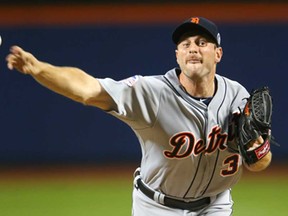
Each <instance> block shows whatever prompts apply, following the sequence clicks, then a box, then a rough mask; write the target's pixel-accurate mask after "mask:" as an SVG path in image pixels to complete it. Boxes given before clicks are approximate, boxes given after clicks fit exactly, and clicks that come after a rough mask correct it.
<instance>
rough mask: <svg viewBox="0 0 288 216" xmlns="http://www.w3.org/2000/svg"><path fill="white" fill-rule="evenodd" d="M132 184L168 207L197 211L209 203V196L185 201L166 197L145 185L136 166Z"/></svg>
mask: <svg viewBox="0 0 288 216" xmlns="http://www.w3.org/2000/svg"><path fill="white" fill-rule="evenodd" d="M134 176H135V179H134V186H135V188H136V189H137V190H138V189H139V190H140V191H141V192H142V193H143V194H145V195H146V196H147V197H149V198H150V199H152V200H154V201H156V202H157V203H159V204H162V205H164V206H167V207H170V208H177V209H183V210H190V211H198V210H200V209H203V208H205V207H207V206H208V205H209V204H210V203H211V199H210V197H205V198H202V199H199V200H196V201H190V202H188V201H187V202H186V201H183V200H178V199H173V198H171V197H167V196H166V195H165V194H163V193H160V192H158V191H155V190H153V189H151V188H149V186H147V185H146V184H145V183H144V182H143V181H142V179H141V178H140V169H139V168H138V169H137V170H136V171H135V173H134Z"/></svg>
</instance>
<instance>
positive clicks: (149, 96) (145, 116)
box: [98, 76, 160, 129]
mask: <svg viewBox="0 0 288 216" xmlns="http://www.w3.org/2000/svg"><path fill="white" fill-rule="evenodd" d="M151 79H152V78H148V77H142V76H133V77H130V78H127V79H124V80H121V81H115V80H113V79H110V78H105V79H98V80H99V82H100V84H101V85H102V87H103V88H104V89H105V90H106V91H107V93H108V94H109V95H110V96H111V97H112V98H113V100H114V101H115V103H116V105H117V109H115V110H111V111H109V113H110V114H112V115H113V116H115V117H117V118H118V119H120V120H122V121H123V122H125V123H127V124H128V125H129V126H130V127H132V128H133V129H144V128H147V127H151V126H152V125H153V123H154V122H155V120H156V117H157V112H158V107H159V98H160V91H159V88H155V87H153V81H152V80H151ZM151 81H152V82H151Z"/></svg>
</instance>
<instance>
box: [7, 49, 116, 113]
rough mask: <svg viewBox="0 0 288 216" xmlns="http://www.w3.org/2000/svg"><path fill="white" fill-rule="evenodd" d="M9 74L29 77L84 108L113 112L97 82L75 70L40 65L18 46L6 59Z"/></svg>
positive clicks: (79, 70)
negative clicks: (27, 75) (89, 107)
mask: <svg viewBox="0 0 288 216" xmlns="http://www.w3.org/2000/svg"><path fill="white" fill-rule="evenodd" d="M6 61H7V66H8V68H9V69H10V70H13V69H16V70H17V71H19V72H21V73H23V74H29V75H31V76H32V77H33V78H34V79H35V80H36V81H38V82H39V83H40V84H41V85H43V86H45V87H47V88H49V89H50V90H52V91H54V92H56V93H58V94H61V95H63V96H66V97H68V98H70V99H72V100H74V101H77V102H80V103H83V104H85V105H91V106H96V107H98V108H100V109H103V110H112V109H113V108H114V107H115V103H114V101H113V99H112V98H111V97H110V95H109V94H108V93H107V92H106V91H105V90H104V89H103V88H102V86H101V85H100V83H99V81H98V80H97V79H96V78H94V77H92V76H90V75H89V74H87V73H85V72H84V71H83V70H81V69H79V68H75V67H59V66H54V65H51V64H48V63H46V62H42V61H39V60H38V59H36V58H35V57H34V56H33V55H32V54H31V53H29V52H26V51H24V50H23V49H22V48H20V47H18V46H13V47H11V49H10V54H9V55H8V56H7V58H6Z"/></svg>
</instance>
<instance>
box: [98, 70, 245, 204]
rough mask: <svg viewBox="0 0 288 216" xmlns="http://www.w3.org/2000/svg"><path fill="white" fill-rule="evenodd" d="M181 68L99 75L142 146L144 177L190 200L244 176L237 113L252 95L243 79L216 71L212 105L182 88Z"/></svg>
mask: <svg viewBox="0 0 288 216" xmlns="http://www.w3.org/2000/svg"><path fill="white" fill-rule="evenodd" d="M179 73H180V71H179V70H178V69H173V70H170V71H168V72H167V73H166V74H165V75H158V76H134V77H131V78H128V79H125V80H122V81H115V80H112V79H110V78H106V79H99V81H100V83H101V85H102V86H103V88H104V89H105V90H106V91H107V92H108V93H109V94H110V95H111V97H112V98H113V99H114V101H115V102H116V104H117V110H113V111H110V112H109V113H110V114H112V115H114V116H115V117H117V118H119V119H120V120H122V121H123V122H125V123H127V124H128V125H129V126H130V127H131V128H132V129H133V131H134V132H135V134H136V136H137V137H138V139H139V142H140V145H141V150H142V161H141V178H142V179H143V181H144V182H145V183H146V184H147V185H149V186H150V187H151V188H153V189H154V190H157V191H161V192H162V193H164V194H166V195H168V196H171V197H176V198H178V199H184V200H194V199H197V198H200V197H209V196H215V195H217V194H219V193H221V192H223V191H225V190H227V188H230V187H232V186H233V185H234V184H235V183H236V182H237V181H238V180H239V178H240V175H241V171H242V169H241V167H242V159H241V156H240V155H239V153H237V152H236V151H235V150H233V149H236V146H235V144H233V142H232V140H233V136H234V131H233V130H232V129H233V127H231V126H233V116H234V115H233V114H235V113H239V108H243V107H244V104H245V102H246V101H245V100H243V99H244V98H247V97H248V96H249V93H248V92H247V91H246V89H245V88H244V87H243V86H242V85H240V84H239V83H237V82H235V81H232V80H230V79H227V78H225V77H223V76H220V75H216V77H215V83H216V86H217V90H216V92H215V95H214V97H213V98H212V100H211V101H210V103H209V104H208V105H206V104H205V102H204V101H201V100H199V99H197V98H193V97H191V96H190V95H188V94H187V93H186V92H185V90H184V88H182V86H181V84H180V82H179V79H178V74H179Z"/></svg>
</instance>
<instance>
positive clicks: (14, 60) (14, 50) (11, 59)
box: [6, 46, 25, 70]
mask: <svg viewBox="0 0 288 216" xmlns="http://www.w3.org/2000/svg"><path fill="white" fill-rule="evenodd" d="M24 57H25V51H24V50H23V49H21V48H20V47H18V46H12V47H11V48H10V54H8V55H7V57H6V61H7V67H8V69H10V70H13V69H14V68H16V69H19V66H20V65H22V64H23V60H24Z"/></svg>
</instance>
